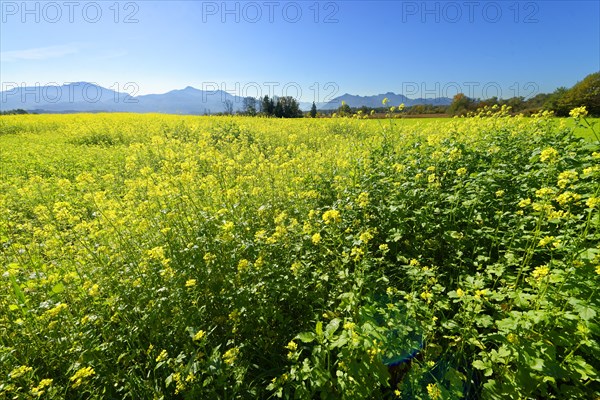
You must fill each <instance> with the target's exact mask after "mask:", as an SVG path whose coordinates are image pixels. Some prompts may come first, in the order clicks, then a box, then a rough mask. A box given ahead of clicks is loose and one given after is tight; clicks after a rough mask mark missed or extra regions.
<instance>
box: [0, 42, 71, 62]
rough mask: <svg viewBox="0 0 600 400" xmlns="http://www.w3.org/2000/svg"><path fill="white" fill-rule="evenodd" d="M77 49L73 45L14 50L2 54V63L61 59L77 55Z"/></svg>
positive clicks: (0, 55) (0, 56)
mask: <svg viewBox="0 0 600 400" xmlns="http://www.w3.org/2000/svg"><path fill="white" fill-rule="evenodd" d="M77 51H78V49H77V47H75V46H73V45H62V46H48V47H38V48H35V49H25V50H12V51H3V52H0V61H3V62H15V61H42V60H47V59H49V58H60V57H64V56H66V55H69V54H75V53H77Z"/></svg>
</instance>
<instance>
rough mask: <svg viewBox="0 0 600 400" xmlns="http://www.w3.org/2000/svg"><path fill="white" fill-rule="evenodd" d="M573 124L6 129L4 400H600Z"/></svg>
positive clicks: (582, 172) (589, 241) (595, 234)
mask: <svg viewBox="0 0 600 400" xmlns="http://www.w3.org/2000/svg"><path fill="white" fill-rule="evenodd" d="M486 111H487V110H486ZM574 116H575V119H573V120H571V121H570V122H567V123H566V122H564V121H560V120H556V119H553V118H552V117H551V116H549V115H537V116H534V117H532V118H525V117H520V116H517V117H511V116H509V115H508V114H507V113H506V110H490V112H484V113H482V114H480V115H478V116H475V117H471V118H462V119H448V120H435V121H423V122H419V121H410V122H407V121H405V120H402V119H393V118H391V119H389V120H376V121H374V120H361V119H351V118H332V119H297V120H279V119H265V118H250V117H194V116H187V117H181V116H170V115H158V114H156V115H154V114H148V115H137V114H74V115H20V116H2V117H0V178H1V180H0V263H1V266H2V276H1V278H0V279H1V281H2V285H0V338H1V339H0V361H1V362H0V397H2V398H15V399H32V398H48V399H62V398H86V399H87V398H90V399H92V398H93V399H107V398H119V399H121V398H132V399H152V398H155V399H161V398H163V399H167V398H181V399H199V398H224V399H233V398H244V399H245V398H248V399H252V398H269V397H284V398H299V399H311V398H348V399H359V398H364V399H377V398H386V399H388V398H432V399H436V398H444V399H454V398H456V399H458V398H480V397H481V398H497V399H505V398H515V399H517V398H595V397H598V396H600V376H599V375H598V371H599V369H600V364H599V361H598V360H600V347H599V345H598V339H599V337H600V330H599V326H598V324H597V322H596V321H597V316H598V312H600V301H599V298H598V284H599V283H600V279H599V277H600V256H599V254H600V246H599V243H600V240H599V239H600V232H599V230H598V228H599V227H600V213H599V208H600V185H599V184H598V182H600V144H599V143H598V142H597V141H595V140H594V138H595V134H594V132H595V131H593V130H592V129H593V128H591V127H589V126H588V124H587V122H589V120H586V119H585V115H584V114H583V115H580V114H577V115H574ZM574 129H578V130H580V131H582V130H584V129H586V132H589V134H587V136H586V137H588V138H589V139H590V140H587V141H586V140H584V139H580V138H578V137H577V136H575V135H574V134H573V131H574Z"/></svg>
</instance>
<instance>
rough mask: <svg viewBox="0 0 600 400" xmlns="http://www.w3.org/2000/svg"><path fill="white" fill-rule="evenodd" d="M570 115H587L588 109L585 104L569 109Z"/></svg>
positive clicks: (578, 116) (574, 116)
mask: <svg viewBox="0 0 600 400" xmlns="http://www.w3.org/2000/svg"><path fill="white" fill-rule="evenodd" d="M569 115H570V116H571V117H573V118H581V117H587V115H588V111H587V109H586V108H585V106H581V107H575V108H574V109H572V110H571V111H569Z"/></svg>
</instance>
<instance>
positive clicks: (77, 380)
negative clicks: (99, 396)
mask: <svg viewBox="0 0 600 400" xmlns="http://www.w3.org/2000/svg"><path fill="white" fill-rule="evenodd" d="M95 374H96V371H94V369H93V368H92V367H83V368H80V369H78V370H77V372H75V374H74V375H73V376H71V377H70V378H69V380H70V381H71V386H72V387H73V388H77V387H79V386H81V385H83V383H84V382H85V381H86V380H87V379H88V378H89V377H91V376H93V375H95Z"/></svg>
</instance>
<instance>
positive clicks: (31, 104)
mask: <svg viewBox="0 0 600 400" xmlns="http://www.w3.org/2000/svg"><path fill="white" fill-rule="evenodd" d="M2 87H3V88H5V89H6V90H4V91H2V92H0V111H8V110H14V109H23V110H27V111H32V112H48V113H74V112H138V113H147V112H158V113H166V114H196V115H198V114H214V113H218V112H223V111H225V102H226V101H228V102H231V104H232V105H233V111H241V110H242V108H243V98H242V97H240V96H235V95H232V94H230V93H228V92H225V91H222V90H216V91H203V90H199V89H196V88H193V87H191V86H188V87H186V88H184V89H178V90H172V91H170V92H167V93H163V94H147V95H139V96H130V95H129V94H127V93H123V92H119V91H115V90H112V89H107V88H104V87H102V86H98V85H96V84H93V83H89V82H74V83H69V84H65V85H62V86H30V87H26V86H18V85H13V86H10V85H8V84H3V85H2ZM126 89H127V88H126ZM386 97H387V98H388V100H389V104H390V105H396V106H397V105H399V104H401V103H404V104H405V105H406V106H413V105H416V104H432V105H448V104H450V103H451V102H452V100H451V99H449V98H446V97H442V98H434V99H422V98H419V99H409V98H408V97H406V96H404V95H402V94H395V93H392V92H388V93H384V94H378V95H373V96H357V95H352V94H348V93H346V94H344V95H342V96H338V97H336V98H334V99H332V100H330V101H328V102H323V103H317V108H318V109H320V110H333V109H337V108H338V107H339V106H340V105H341V104H342V101H344V102H345V103H346V104H348V105H349V106H350V107H362V106H365V107H368V108H375V107H381V106H382V100H383V99H384V98H386ZM311 105H312V103H307V102H300V108H301V109H302V110H303V111H308V110H309V109H310V107H311Z"/></svg>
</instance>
